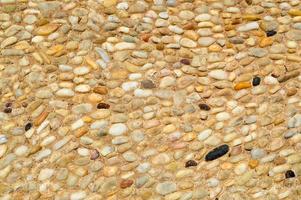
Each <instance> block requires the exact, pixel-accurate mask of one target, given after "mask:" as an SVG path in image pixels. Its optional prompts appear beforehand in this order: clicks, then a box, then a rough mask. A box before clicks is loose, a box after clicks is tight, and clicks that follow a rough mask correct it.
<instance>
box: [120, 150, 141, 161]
mask: <svg viewBox="0 0 301 200" xmlns="http://www.w3.org/2000/svg"><path fill="white" fill-rule="evenodd" d="M122 157H123V158H124V159H125V160H126V161H127V162H134V161H136V160H137V159H138V156H137V154H136V153H134V152H132V151H127V152H125V153H123V154H122Z"/></svg>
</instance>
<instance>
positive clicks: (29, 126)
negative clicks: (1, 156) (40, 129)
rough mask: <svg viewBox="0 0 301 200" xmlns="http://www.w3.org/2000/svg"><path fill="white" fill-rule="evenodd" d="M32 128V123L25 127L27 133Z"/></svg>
mask: <svg viewBox="0 0 301 200" xmlns="http://www.w3.org/2000/svg"><path fill="white" fill-rule="evenodd" d="M31 127H32V123H30V122H28V123H27V124H26V125H25V131H28V130H29V129H31Z"/></svg>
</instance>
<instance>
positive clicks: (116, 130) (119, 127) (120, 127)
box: [109, 123, 128, 136]
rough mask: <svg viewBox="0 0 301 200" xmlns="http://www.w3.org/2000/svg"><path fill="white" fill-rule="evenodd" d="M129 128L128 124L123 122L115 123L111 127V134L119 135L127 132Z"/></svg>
mask: <svg viewBox="0 0 301 200" xmlns="http://www.w3.org/2000/svg"><path fill="white" fill-rule="evenodd" d="M127 130H128V128H127V126H126V125H125V124H122V123H117V124H113V125H112V126H111V127H110V129H109V134H110V135H112V136H119V135H123V134H124V133H126V132H127Z"/></svg>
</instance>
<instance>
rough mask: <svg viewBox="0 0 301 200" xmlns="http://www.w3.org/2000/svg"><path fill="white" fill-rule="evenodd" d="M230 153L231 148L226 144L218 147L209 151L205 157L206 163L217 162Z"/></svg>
mask: <svg viewBox="0 0 301 200" xmlns="http://www.w3.org/2000/svg"><path fill="white" fill-rule="evenodd" d="M228 152H229V146H228V145H226V144H223V145H221V146H218V147H216V148H214V149H212V150H211V151H209V152H208V153H207V154H206V156H205V160H206V161H213V160H216V159H218V158H220V157H222V156H224V155H225V154H227V153H228Z"/></svg>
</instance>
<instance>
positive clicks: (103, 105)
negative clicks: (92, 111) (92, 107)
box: [97, 103, 110, 109]
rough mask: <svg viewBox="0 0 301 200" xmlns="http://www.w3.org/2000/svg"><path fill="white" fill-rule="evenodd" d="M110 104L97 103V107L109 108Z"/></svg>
mask: <svg viewBox="0 0 301 200" xmlns="http://www.w3.org/2000/svg"><path fill="white" fill-rule="evenodd" d="M109 108H110V105H109V104H106V103H99V104H97V109H109Z"/></svg>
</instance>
